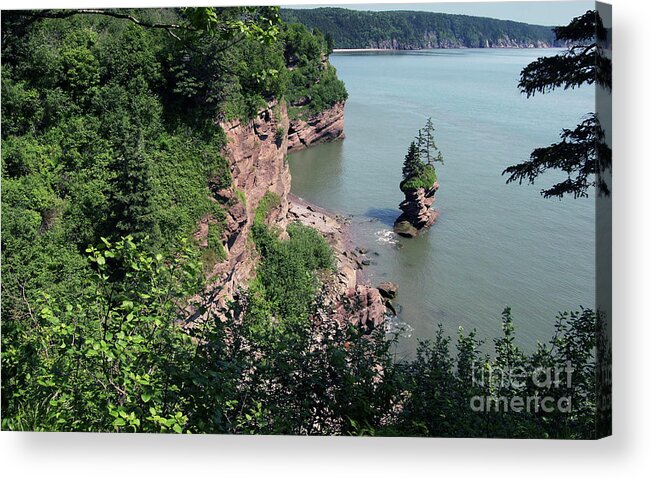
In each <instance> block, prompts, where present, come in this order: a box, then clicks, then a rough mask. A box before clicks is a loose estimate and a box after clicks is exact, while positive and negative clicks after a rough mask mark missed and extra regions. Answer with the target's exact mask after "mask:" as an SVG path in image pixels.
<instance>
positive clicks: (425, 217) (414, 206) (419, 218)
mask: <svg viewBox="0 0 651 479" xmlns="http://www.w3.org/2000/svg"><path fill="white" fill-rule="evenodd" d="M438 188H439V184H438V182H437V181H435V182H434V183H433V184H432V185H431V186H430V187H429V188H425V187H418V188H401V189H402V191H403V193H404V194H405V200H404V201H403V202H402V203H400V205H399V207H400V209H401V210H402V214H401V215H400V216H399V217H398V219H397V220H396V221H395V223H394V225H393V230H394V231H395V232H396V233H397V234H399V235H400V236H404V237H407V238H413V237H414V236H416V235H418V233H419V232H420V231H421V230H423V229H425V228H428V227H430V226H432V225H433V224H434V222H435V221H436V218H437V216H438V212H437V211H435V210H433V209H432V204H433V203H434V200H435V199H436V198H435V194H436V190H438Z"/></svg>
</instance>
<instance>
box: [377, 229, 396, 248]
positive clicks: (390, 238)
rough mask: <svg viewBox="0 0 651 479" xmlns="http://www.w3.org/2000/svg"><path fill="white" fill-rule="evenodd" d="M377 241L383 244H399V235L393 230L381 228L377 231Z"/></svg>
mask: <svg viewBox="0 0 651 479" xmlns="http://www.w3.org/2000/svg"><path fill="white" fill-rule="evenodd" d="M375 237H376V238H377V242H378V243H381V244H393V245H395V244H398V238H399V236H398V235H397V234H396V233H394V232H393V231H391V230H380V231H377V232H376V233H375Z"/></svg>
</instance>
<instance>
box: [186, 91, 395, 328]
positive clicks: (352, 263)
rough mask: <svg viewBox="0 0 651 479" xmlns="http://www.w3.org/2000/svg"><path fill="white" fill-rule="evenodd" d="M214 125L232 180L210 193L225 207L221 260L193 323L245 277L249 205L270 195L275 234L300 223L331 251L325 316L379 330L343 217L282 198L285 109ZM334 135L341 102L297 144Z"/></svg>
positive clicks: (376, 306) (200, 236) (203, 230)
mask: <svg viewBox="0 0 651 479" xmlns="http://www.w3.org/2000/svg"><path fill="white" fill-rule="evenodd" d="M220 126H221V127H222V128H223V130H224V132H225V133H226V147H225V148H224V150H223V152H222V154H223V155H224V156H225V157H226V158H227V159H228V161H229V164H230V170H231V175H232V186H231V187H229V188H227V189H223V190H220V191H218V192H217V194H216V196H217V198H218V199H219V201H220V203H221V204H226V205H228V208H227V214H226V227H225V229H224V235H223V237H222V240H223V242H224V248H225V250H226V256H227V258H226V260H224V261H222V262H220V263H217V264H216V265H215V266H214V267H213V268H212V270H211V271H208V272H207V273H208V277H209V280H210V286H209V287H208V290H207V291H206V292H205V293H204V294H203V295H202V296H203V297H202V298H201V303H202V308H199V310H198V311H197V313H196V315H195V317H194V318H193V320H198V318H199V317H200V316H201V315H202V314H205V313H207V312H216V313H217V314H222V313H224V312H225V311H226V308H227V306H228V303H229V301H230V300H231V299H233V298H234V297H236V296H237V294H238V291H239V290H240V288H242V287H245V286H246V285H247V284H248V283H249V282H250V280H251V279H252V278H253V276H254V274H255V267H256V264H257V254H256V252H255V249H254V248H252V246H251V239H250V233H251V228H252V226H253V221H254V217H255V210H256V207H257V206H258V204H259V203H260V200H261V199H262V197H263V196H264V195H265V193H266V192H267V191H272V192H274V193H276V194H277V195H278V197H279V198H280V201H279V205H278V206H277V207H276V208H275V209H274V210H273V211H272V212H271V214H270V215H269V217H268V220H267V221H268V222H269V224H271V225H273V226H274V227H275V228H277V229H278V230H279V231H280V234H281V237H282V236H284V235H286V227H287V225H288V224H290V223H291V222H293V221H300V222H302V223H303V224H306V225H308V226H311V227H313V228H315V229H316V230H318V231H319V232H320V233H321V234H323V236H324V237H325V238H326V240H327V241H328V243H329V244H330V245H331V246H332V248H333V251H334V253H335V257H336V263H337V264H336V266H337V271H336V272H335V273H332V274H330V275H329V276H328V277H324V278H322V280H323V281H324V284H325V288H324V291H325V292H324V295H325V298H324V301H323V302H322V304H323V308H324V312H325V314H328V315H329V316H331V317H334V318H335V319H336V320H337V321H338V322H339V323H341V324H343V323H346V322H348V323H351V324H354V325H359V326H360V327H361V328H362V329H363V330H365V331H371V330H373V329H374V328H376V327H378V326H379V325H381V324H382V323H383V322H384V317H385V311H386V309H385V305H384V301H383V298H382V296H381V295H380V292H379V291H378V289H377V288H373V287H371V286H369V285H367V284H365V283H364V281H363V279H362V276H361V275H360V270H361V268H362V261H363V260H364V258H363V254H362V253H360V252H359V251H356V250H355V248H354V245H353V244H352V243H351V242H350V240H349V238H348V234H347V231H346V226H347V221H346V219H345V218H342V217H340V216H337V215H333V214H332V213H329V212H327V211H325V210H323V209H321V208H318V207H316V206H314V205H310V204H308V203H306V202H304V201H303V200H300V199H299V198H296V197H293V196H291V195H290V194H289V190H290V185H291V175H290V172H289V167H288V164H287V161H286V160H285V157H286V155H287V151H288V147H289V145H290V141H289V139H288V136H289V134H290V133H289V132H291V131H292V129H291V127H290V123H289V119H288V116H287V107H286V104H285V103H284V102H282V103H277V102H271V103H269V104H268V106H267V108H265V109H264V110H262V111H260V112H259V114H258V115H257V117H256V118H254V119H253V120H251V121H248V122H240V121H237V120H235V121H229V122H223V123H222V124H221V125H220ZM342 130H343V104H337V105H335V106H334V107H333V108H332V109H331V110H329V111H326V112H323V113H322V114H320V115H319V117H318V118H317V119H315V120H314V121H313V122H312V121H310V122H306V123H305V125H303V127H302V129H301V130H300V131H301V132H302V135H303V136H301V138H303V140H302V141H301V140H299V143H300V144H301V145H303V147H305V146H308V145H310V144H314V143H318V142H320V141H329V140H332V139H337V138H341V137H342V136H343V131H342ZM294 134H295V135H296V131H295V133H294ZM212 222H214V220H213V219H212V218H211V217H207V218H204V220H202V222H201V223H200V224H199V228H198V230H197V232H196V234H195V238H196V240H197V241H198V242H199V243H200V244H203V245H205V243H206V237H207V234H208V229H209V225H210V224H211V223H212Z"/></svg>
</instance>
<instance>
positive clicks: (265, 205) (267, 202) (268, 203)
mask: <svg viewBox="0 0 651 479" xmlns="http://www.w3.org/2000/svg"><path fill="white" fill-rule="evenodd" d="M279 205H280V196H278V194H277V193H275V192H273V191H267V192H265V194H264V196H263V197H262V198H261V199H260V202H259V203H258V206H257V207H256V209H255V217H254V219H253V221H254V222H255V223H256V224H259V225H260V224H263V223H264V222H265V221H266V220H267V218H268V217H269V215H270V214H271V212H272V211H273V210H274V209H276V208H277V207H278V206H279Z"/></svg>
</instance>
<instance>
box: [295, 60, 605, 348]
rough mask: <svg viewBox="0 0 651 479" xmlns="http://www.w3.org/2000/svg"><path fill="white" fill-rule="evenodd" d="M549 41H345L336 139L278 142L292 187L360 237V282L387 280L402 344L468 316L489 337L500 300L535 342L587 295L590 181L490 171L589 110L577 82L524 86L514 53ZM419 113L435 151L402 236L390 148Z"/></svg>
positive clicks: (528, 344)
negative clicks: (450, 45)
mask: <svg viewBox="0 0 651 479" xmlns="http://www.w3.org/2000/svg"><path fill="white" fill-rule="evenodd" d="M557 53H559V50H550V49H544V50H537V49H530V50H529V49H527V50H506V49H477V50H474V49H460V50H422V51H414V52H386V53H385V52H354V53H353V52H350V53H335V54H333V55H332V56H331V57H330V61H331V63H332V64H333V65H334V66H335V67H336V68H337V72H338V76H339V78H341V79H342V80H343V81H344V82H345V84H346V88H347V89H348V93H349V99H348V101H347V103H346V110H345V133H346V139H345V140H344V141H341V142H337V143H331V144H325V145H320V146H316V147H312V148H310V149H307V150H304V151H302V152H298V153H295V154H293V155H290V157H289V162H290V169H291V173H292V192H293V193H294V194H296V195H298V196H300V197H303V198H304V199H306V200H308V201H311V202H313V203H316V204H318V205H319V206H322V207H324V208H327V209H329V210H332V211H335V212H337V213H340V214H342V215H350V216H351V221H352V224H351V233H352V235H353V238H354V240H355V241H356V243H357V244H358V245H360V246H363V247H365V248H368V249H369V250H370V251H369V253H368V257H369V259H371V261H372V263H371V265H370V266H368V267H366V268H365V271H366V274H367V276H368V279H369V281H370V282H371V283H373V284H377V283H379V282H380V281H385V280H389V281H393V282H395V283H397V284H398V285H399V287H400V289H399V292H398V297H397V299H396V303H398V304H399V314H398V317H397V318H394V319H392V324H393V325H396V326H401V327H404V332H403V338H402V339H401V343H400V346H401V351H402V352H403V353H404V354H411V353H413V351H414V350H415V347H416V344H417V343H416V342H417V340H418V339H428V338H432V337H434V335H435V334H436V330H437V327H438V324H441V325H443V328H444V330H445V332H446V333H447V334H449V335H452V336H453V337H454V336H455V335H456V331H457V330H458V328H459V327H463V328H464V330H465V331H466V332H468V331H470V330H473V329H475V330H477V334H478V336H479V337H481V338H485V339H486V340H487V344H488V345H490V344H492V338H494V337H495V336H498V335H499V334H500V317H501V312H502V310H503V309H504V308H505V307H506V306H510V307H511V309H512V314H513V317H514V321H515V326H516V335H517V338H518V343H519V345H520V346H521V347H523V348H524V349H525V350H531V349H533V348H534V347H535V346H536V342H538V341H541V342H547V341H548V340H549V339H550V338H551V336H552V334H553V330H554V321H555V316H556V314H557V313H558V312H559V311H566V310H576V309H578V308H579V306H581V305H582V306H585V307H593V305H594V294H595V287H594V283H595V261H594V247H595V226H594V221H595V216H594V195H593V194H592V192H591V195H590V198H588V199H585V198H580V199H574V198H572V197H565V198H563V199H562V200H558V199H545V198H543V197H542V196H541V195H540V190H541V189H542V188H543V187H545V186H550V185H551V184H553V182H554V181H555V180H561V179H562V178H563V175H562V174H559V173H557V172H547V173H545V174H544V175H543V176H541V177H540V179H539V180H538V182H537V183H536V184H535V185H533V186H531V185H525V184H523V185H518V184H517V183H515V184H508V185H507V184H506V183H505V180H506V177H505V176H502V171H503V170H504V168H506V167H507V166H509V165H513V164H516V163H519V162H521V161H523V160H526V159H527V158H528V157H529V155H530V153H531V151H532V150H533V149H535V148H537V147H542V146H547V145H549V144H551V143H554V142H557V141H559V133H560V131H561V129H562V128H574V127H575V126H576V125H577V124H578V123H579V122H580V121H581V120H582V118H583V117H584V115H585V114H587V113H588V112H592V111H594V90H593V89H592V88H591V87H587V88H586V87H582V88H579V89H575V90H568V91H562V90H561V91H554V92H551V93H547V94H545V95H539V94H536V95H535V96H534V97H532V98H528V99H527V98H526V96H525V95H523V94H521V93H520V92H519V90H518V88H517V84H518V80H519V74H520V71H521V70H522V68H523V67H524V66H526V65H527V64H528V63H530V62H531V61H533V60H535V59H536V58H538V57H540V56H545V55H552V54H557ZM428 117H432V120H433V123H434V126H435V128H436V131H435V134H434V136H435V140H436V144H437V146H438V148H439V149H440V151H441V152H442V154H443V156H444V159H445V164H444V165H441V166H437V174H438V178H439V184H440V189H439V191H438V193H437V195H436V202H435V204H434V207H435V208H436V209H438V211H439V213H440V215H439V219H438V221H437V222H436V224H435V225H434V226H433V227H432V228H431V229H430V230H429V231H427V232H425V233H423V234H422V235H421V236H419V237H417V238H414V239H404V238H399V237H397V236H396V235H394V234H393V233H392V225H393V222H394V220H395V218H396V217H397V216H398V215H399V214H400V211H399V209H398V204H399V203H400V201H402V199H403V195H402V193H401V191H400V189H399V183H400V180H401V168H402V162H403V159H404V156H405V153H406V150H407V147H408V146H409V143H410V142H411V141H412V139H413V138H414V136H415V135H416V134H417V132H418V129H419V128H422V127H423V126H424V124H425V121H426V119H427V118H428Z"/></svg>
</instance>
